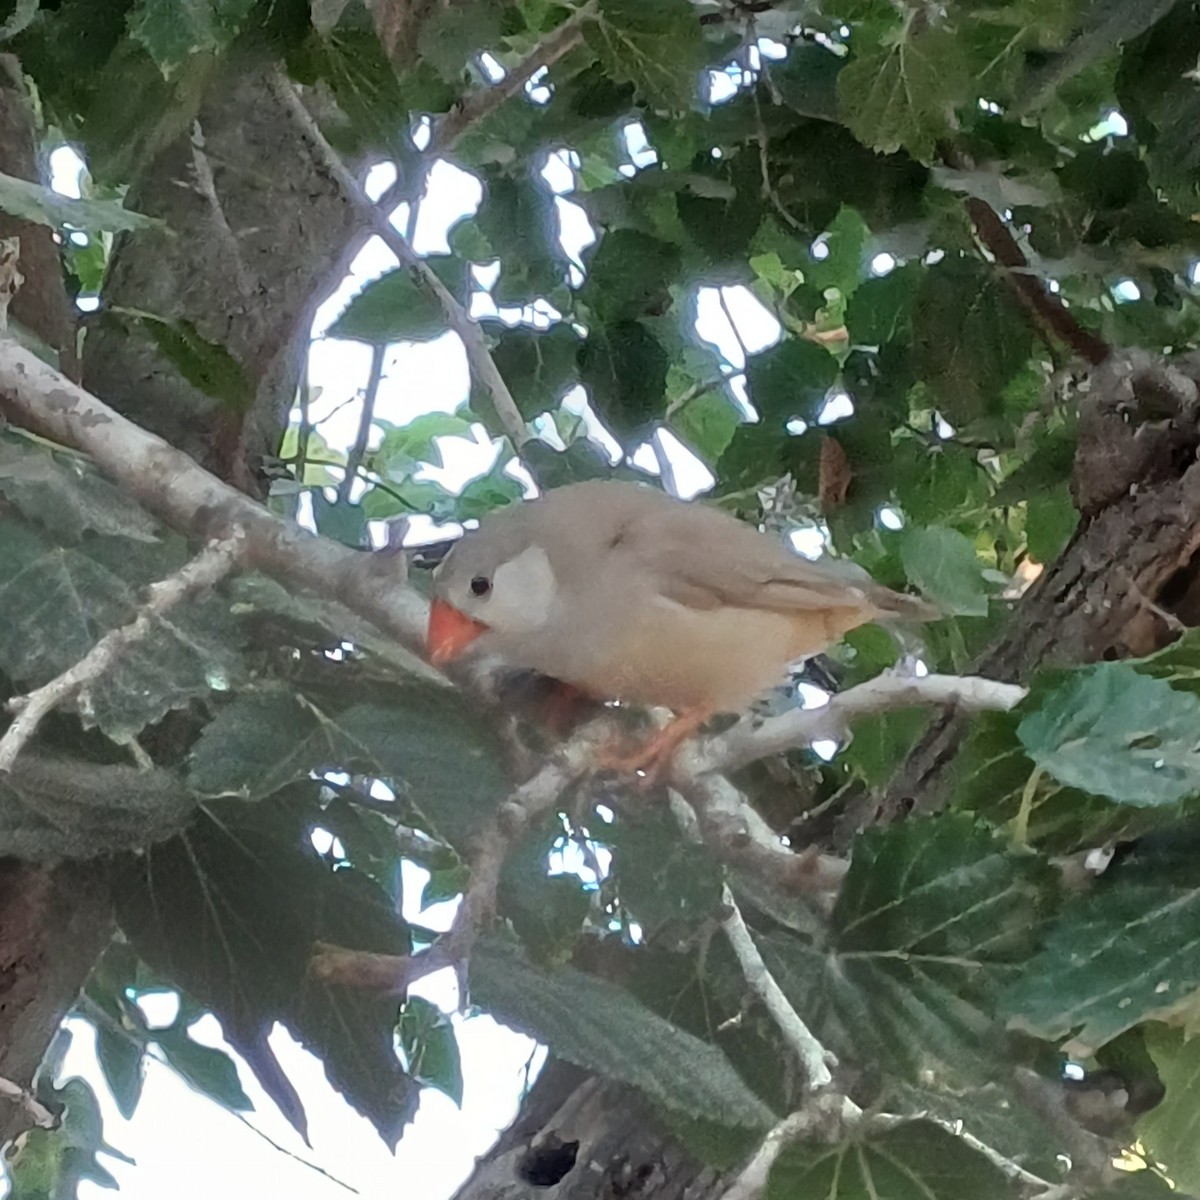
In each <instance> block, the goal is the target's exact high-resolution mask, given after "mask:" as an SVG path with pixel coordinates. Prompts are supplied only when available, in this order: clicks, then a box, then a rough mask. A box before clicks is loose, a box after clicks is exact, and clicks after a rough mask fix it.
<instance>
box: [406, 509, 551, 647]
mask: <svg viewBox="0 0 1200 1200" xmlns="http://www.w3.org/2000/svg"><path fill="white" fill-rule="evenodd" d="M523 507H524V506H521V505H518V506H515V507H514V508H512V509H505V510H503V511H502V512H499V513H496V514H495V515H494V516H493V517H491V518H489V519H488V520H486V521H484V522H483V523H482V524H481V525H480V527H479V528H478V529H475V530H472V531H471V532H469V533H467V534H465V535H464V536H463V537H462V538H461V540H460V541H458V542H457V543H456V544H455V546H454V547H453V548H452V549H451V551H450V553H449V554H447V555H446V557H445V559H443V561H442V564H441V566H440V567H438V570H437V574H436V575H435V577H434V592H433V602H432V604H431V606H430V609H429V628H428V632H427V634H426V646H427V649H428V652H429V661H430V662H432V663H433V664H434V665H435V666H443V665H444V664H445V663H448V662H450V661H452V660H453V659H455V658H458V656H459V655H460V654H462V653H463V652H464V651H466V650H467V648H468V647H470V646H471V645H473V644H474V643H475V642H476V641H477V639H478V638H480V636H481V635H483V634H485V633H493V634H495V635H497V636H498V638H499V639H500V640H504V639H506V638H511V637H528V636H536V635H537V634H538V633H539V632H540V631H541V630H542V629H544V628H545V626H546V624H547V622H548V621H549V619H550V616H551V613H552V611H553V608H554V603H555V599H556V594H557V581H556V579H555V576H554V571H553V568H552V567H551V565H550V558H549V555H548V554H547V552H546V550H545V549H543V547H542V546H541V545H540V544H539V543H538V542H537V541H536V540H535V539H534V536H533V531H532V530H530V529H529V528H528V523H527V522H526V521H524V520H522V519H521V517H522V514H521V509H522V508H523Z"/></svg>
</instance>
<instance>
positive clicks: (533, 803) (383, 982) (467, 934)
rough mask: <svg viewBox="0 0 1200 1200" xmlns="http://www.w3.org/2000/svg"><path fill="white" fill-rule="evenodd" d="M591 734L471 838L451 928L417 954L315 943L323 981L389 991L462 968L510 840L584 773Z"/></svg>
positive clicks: (316, 972)
mask: <svg viewBox="0 0 1200 1200" xmlns="http://www.w3.org/2000/svg"><path fill="white" fill-rule="evenodd" d="M596 733H597V730H596V729H595V728H594V727H593V731H592V736H590V737H583V736H580V737H576V738H574V739H572V740H571V741H570V742H568V743H566V744H565V745H564V746H563V747H562V749H561V750H560V751H559V752H558V753H557V754H555V755H554V756H553V757H552V758H551V759H550V760H549V762H547V763H546V765H545V766H543V767H542V769H541V770H540V771H538V772H537V774H536V775H534V776H533V778H531V779H529V780H527V781H526V782H525V783H523V784H521V786H520V787H519V788H517V789H516V791H514V792H513V794H512V795H511V796H509V798H508V799H507V800H506V801H505V802H504V803H503V804H502V805H501V806H500V808H499V810H498V812H497V813H496V815H495V816H494V817H493V818H492V819H491V820H490V821H489V822H488V823H487V825H485V826H484V828H483V829H481V830H480V831H479V833H478V834H477V835H476V836H475V838H474V844H473V848H472V851H471V854H470V855H469V857H468V863H469V866H470V869H471V877H470V882H469V884H468V885H467V890H466V891H465V892H464V893H463V897H462V900H461V901H460V902H459V906H458V911H457V912H456V913H455V914H454V922H453V924H452V925H451V926H450V929H449V931H448V932H447V933H445V934H444V935H443V936H442V937H440V938H439V939H438V940H437V941H436V942H434V944H433V945H432V946H430V947H429V948H428V949H427V950H423V951H421V952H420V953H419V954H408V955H394V954H370V953H366V952H364V951H361V950H345V949H342V948H341V947H339V946H331V945H328V944H324V943H321V944H318V946H317V947H316V950H315V952H314V954H313V957H312V961H311V962H310V964H309V970H310V972H311V973H312V975H313V976H314V977H315V978H317V979H320V980H321V981H322V982H325V983H334V984H342V985H347V986H350V987H362V988H370V989H372V990H379V991H382V992H385V993H387V994H389V995H397V994H400V993H402V992H403V991H404V990H405V989H406V988H408V987H409V986H411V985H412V984H413V983H415V982H416V981H417V980H418V979H423V978H424V977H425V976H426V975H430V974H432V973H433V972H434V971H440V970H441V969H442V968H443V967H461V966H462V965H463V964H464V963H465V962H466V961H467V959H468V957H469V956H470V953H471V950H472V948H473V947H474V945H475V942H476V940H477V939H478V937H479V934H480V933H481V932H482V930H483V929H484V928H485V926H486V925H487V923H488V922H489V921H490V920H491V919H492V917H493V915H494V914H495V910H496V890H497V888H498V887H499V886H500V873H501V871H502V870H503V868H504V863H505V861H506V859H507V858H508V855H509V852H510V850H511V849H512V847H513V845H514V843H515V842H516V841H517V840H518V838H520V836H521V835H522V834H523V833H524V832H525V830H526V829H527V828H528V827H529V823H530V822H531V821H532V820H534V819H536V818H537V817H538V816H540V815H541V814H542V813H544V812H546V811H547V810H548V809H551V808H553V807H554V806H555V805H556V804H558V803H559V801H560V799H561V798H562V795H563V793H564V792H565V791H566V790H567V788H568V787H570V786H571V784H572V783H574V782H575V780H577V779H578V778H579V777H580V776H581V775H584V774H585V773H586V772H587V769H588V766H589V765H590V763H591V760H592V755H593V753H594V749H595V738H596Z"/></svg>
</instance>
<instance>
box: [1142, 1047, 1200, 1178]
mask: <svg viewBox="0 0 1200 1200" xmlns="http://www.w3.org/2000/svg"><path fill="white" fill-rule="evenodd" d="M1144 1035H1145V1039H1146V1049H1147V1050H1149V1052H1150V1056H1151V1058H1153V1060H1154V1065H1155V1067H1157V1069H1158V1077H1159V1079H1160V1080H1161V1081H1162V1084H1163V1086H1164V1087H1165V1088H1166V1089H1167V1091H1166V1095H1165V1096H1164V1097H1163V1098H1162V1100H1160V1101H1159V1102H1158V1104H1156V1105H1155V1106H1154V1107H1153V1108H1152V1109H1151V1110H1150V1111H1149V1112H1148V1113H1145V1114H1144V1115H1143V1116H1142V1117H1141V1119H1140V1120H1139V1121H1138V1124H1137V1132H1138V1139H1139V1140H1140V1141H1141V1143H1142V1144H1143V1145H1144V1146H1145V1147H1146V1149H1147V1150H1149V1151H1150V1154H1151V1155H1152V1156H1153V1161H1154V1162H1156V1163H1161V1164H1162V1165H1163V1166H1164V1167H1165V1169H1166V1173H1167V1175H1168V1176H1169V1177H1170V1179H1171V1181H1172V1182H1173V1183H1175V1184H1176V1185H1178V1186H1179V1187H1180V1188H1186V1189H1187V1190H1188V1191H1189V1192H1197V1191H1200V1144H1198V1143H1197V1141H1196V1110H1197V1105H1200V1082H1198V1081H1200V1038H1198V1037H1195V1036H1192V1037H1188V1036H1187V1035H1186V1034H1185V1033H1184V1032H1183V1031H1182V1030H1179V1029H1167V1028H1166V1027H1165V1026H1163V1025H1158V1024H1150V1025H1147V1026H1146V1027H1145V1033H1144Z"/></svg>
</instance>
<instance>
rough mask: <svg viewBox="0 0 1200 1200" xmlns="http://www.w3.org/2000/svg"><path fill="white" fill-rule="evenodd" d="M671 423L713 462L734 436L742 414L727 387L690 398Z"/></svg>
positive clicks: (686, 441)
mask: <svg viewBox="0 0 1200 1200" xmlns="http://www.w3.org/2000/svg"><path fill="white" fill-rule="evenodd" d="M668 424H669V425H670V427H671V430H672V431H673V432H674V433H676V434H678V435H679V437H680V439H681V440H682V441H683V442H685V443H686V444H687V445H688V446H690V447H691V449H692V450H693V451H695V453H696V454H697V455H698V456H699V457H700V458H702V459H703V460H704V461H705V462H707V463H708V464H709V466H712V465H713V464H715V463H716V461H717V460H718V459H719V458H720V457H721V455H722V454H724V452H725V448H726V447H727V446H728V445H729V443H730V442H731V441H732V440H733V435H734V432H735V431H736V430H737V427H738V425H740V424H741V414H740V413H739V412H738V410H737V409H736V408H735V407H734V405H733V401H732V400H730V398H729V397H728V396H727V395H726V394H725V389H724V388H721V389H719V390H714V391H711V392H706V393H705V394H704V395H702V396H697V397H695V399H692V400H688V401H687V402H686V403H685V404H682V405H680V407H679V408H677V409H676V410H675V412H674V413H672V414H671V417H670V420H669V422H668Z"/></svg>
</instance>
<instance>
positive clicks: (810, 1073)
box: [721, 884, 837, 1091]
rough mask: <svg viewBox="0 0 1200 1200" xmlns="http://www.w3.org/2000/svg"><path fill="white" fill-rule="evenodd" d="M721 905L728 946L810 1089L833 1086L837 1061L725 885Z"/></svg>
mask: <svg viewBox="0 0 1200 1200" xmlns="http://www.w3.org/2000/svg"><path fill="white" fill-rule="evenodd" d="M721 899H722V902H723V903H724V905H725V907H726V908H727V909H728V910H729V912H728V915H727V916H726V917H725V919H724V920H723V921H722V922H721V928H722V929H723V930H724V931H725V936H726V938H728V939H729V945H730V946H731V947H732V948H733V953H734V955H735V956H736V958H737V960H738V964H739V966H740V967H741V968H742V974H743V975H744V976H745V979H746V983H747V984H748V985H749V987H750V990H751V991H752V992H753V993H754V994H755V995H756V996H757V997H758V998H759V999H760V1000H761V1001H762V1002H763V1005H764V1007H765V1008H766V1010H767V1012H768V1013H770V1014H771V1019H772V1020H773V1021H774V1022H775V1024H776V1026H777V1027H778V1028H779V1031H780V1033H782V1034H783V1038H784V1041H785V1042H787V1044H788V1045H789V1046H790V1047H791V1048H792V1050H793V1052H794V1053H795V1055H796V1057H797V1059H799V1061H800V1066H801V1068H802V1070H803V1071H804V1075H805V1078H806V1080H807V1081H808V1086H809V1088H810V1089H812V1090H813V1091H817V1090H819V1089H821V1088H826V1087H828V1086H829V1085H830V1084H831V1083H832V1082H833V1075H832V1074H831V1073H830V1070H829V1067H830V1066H831V1065H832V1066H837V1058H836V1057H835V1056H834V1055H833V1054H832V1053H831V1052H830V1051H828V1050H826V1049H825V1047H824V1046H822V1045H821V1043H820V1042H819V1041H818V1040H817V1038H816V1036H815V1035H814V1034H813V1032H812V1030H810V1029H809V1027H808V1026H807V1025H806V1024H805V1023H804V1020H803V1018H802V1017H801V1016H800V1014H799V1013H798V1012H797V1011H796V1010H795V1009H794V1008H793V1007H792V1002H791V1001H790V1000H789V999H788V998H787V997H786V996H785V995H784V994H783V989H782V988H781V987H780V986H779V984H778V983H776V981H775V976H774V975H772V974H771V972H770V971H769V970H767V964H766V963H765V962H763V957H762V955H761V954H759V952H758V947H757V946H756V945H755V944H754V938H753V937H751V935H750V930H749V928H748V927H747V926H746V921H745V919H744V918H743V916H742V913H741V909H739V908H738V906H737V901H736V900H734V898H733V893H732V892H731V891H730V890H729V885H728V884H726V885H725V886H724V888H723V889H722V895H721Z"/></svg>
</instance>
